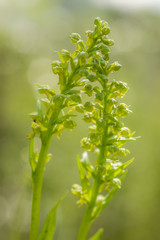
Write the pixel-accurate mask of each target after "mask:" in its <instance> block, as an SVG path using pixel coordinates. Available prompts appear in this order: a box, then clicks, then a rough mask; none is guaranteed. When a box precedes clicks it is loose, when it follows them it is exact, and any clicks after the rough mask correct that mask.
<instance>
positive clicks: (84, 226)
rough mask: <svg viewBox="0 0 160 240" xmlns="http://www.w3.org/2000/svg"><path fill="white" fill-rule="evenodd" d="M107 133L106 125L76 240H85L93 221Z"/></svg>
mask: <svg viewBox="0 0 160 240" xmlns="http://www.w3.org/2000/svg"><path fill="white" fill-rule="evenodd" d="M103 88H104V90H106V89H107V85H106V83H105V84H104V86H103ZM102 117H103V120H106V117H107V94H105V97H104V109H103V115H102ZM107 133H108V126H107V125H106V127H105V129H104V132H103V136H102V140H101V148H100V153H99V156H98V159H97V160H96V162H97V166H98V167H100V168H98V171H97V177H96V178H95V179H94V182H93V187H92V195H91V201H90V203H89V205H88V207H87V209H86V212H85V214H84V217H83V220H82V223H81V226H80V229H79V233H78V238H77V240H86V239H87V234H88V231H89V229H90V226H91V224H92V222H93V221H94V219H93V218H92V213H93V209H94V207H95V205H96V199H97V196H98V192H99V187H100V184H101V181H100V175H101V166H103V165H104V163H105V147H106V136H107Z"/></svg>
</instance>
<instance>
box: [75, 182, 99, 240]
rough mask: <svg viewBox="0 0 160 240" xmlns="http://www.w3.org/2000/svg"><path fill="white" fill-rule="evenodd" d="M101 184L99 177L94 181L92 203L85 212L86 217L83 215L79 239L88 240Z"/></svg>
mask: <svg viewBox="0 0 160 240" xmlns="http://www.w3.org/2000/svg"><path fill="white" fill-rule="evenodd" d="M99 185H100V184H99V181H98V179H95V180H94V182H93V187H92V196H91V201H90V203H89V205H88V207H87V209H86V212H85V214H84V217H83V220H82V223H81V226H80V229H79V233H78V237H77V240H86V238H87V234H88V231H89V229H90V226H91V224H92V222H93V220H92V212H93V208H94V206H95V202H96V199H97V195H98V190H99Z"/></svg>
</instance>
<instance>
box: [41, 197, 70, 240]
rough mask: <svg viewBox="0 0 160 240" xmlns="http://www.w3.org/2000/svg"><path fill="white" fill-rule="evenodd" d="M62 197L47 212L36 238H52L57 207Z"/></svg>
mask: <svg viewBox="0 0 160 240" xmlns="http://www.w3.org/2000/svg"><path fill="white" fill-rule="evenodd" d="M65 196H66V195H65ZM65 196H64V197H65ZM64 197H62V198H61V199H60V200H59V201H58V202H57V203H56V205H55V206H54V207H53V208H52V209H51V211H50V212H49V214H48V216H47V218H46V220H45V222H44V224H43V227H42V230H41V233H40V235H39V237H38V240H52V238H53V235H54V232H55V227H56V212H57V207H58V205H59V204H60V202H61V201H62V200H63V199H64Z"/></svg>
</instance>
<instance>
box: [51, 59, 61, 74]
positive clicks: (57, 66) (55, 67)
mask: <svg viewBox="0 0 160 240" xmlns="http://www.w3.org/2000/svg"><path fill="white" fill-rule="evenodd" d="M51 65H52V71H53V73H54V74H60V73H62V72H63V68H62V66H61V62H59V61H54V62H53V63H52V64H51Z"/></svg>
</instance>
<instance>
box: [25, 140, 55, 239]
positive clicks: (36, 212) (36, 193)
mask: <svg viewBox="0 0 160 240" xmlns="http://www.w3.org/2000/svg"><path fill="white" fill-rule="evenodd" d="M50 142H51V136H50V137H49V138H48V139H47V141H46V143H42V145H41V150H40V155H39V159H38V163H37V167H36V171H35V172H34V173H33V190H32V191H33V195H32V211H31V229H30V238H29V240H37V238H38V235H39V217H40V202H41V192H42V184H43V175H44V170H45V163H46V158H47V155H48V150H49V146H50Z"/></svg>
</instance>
